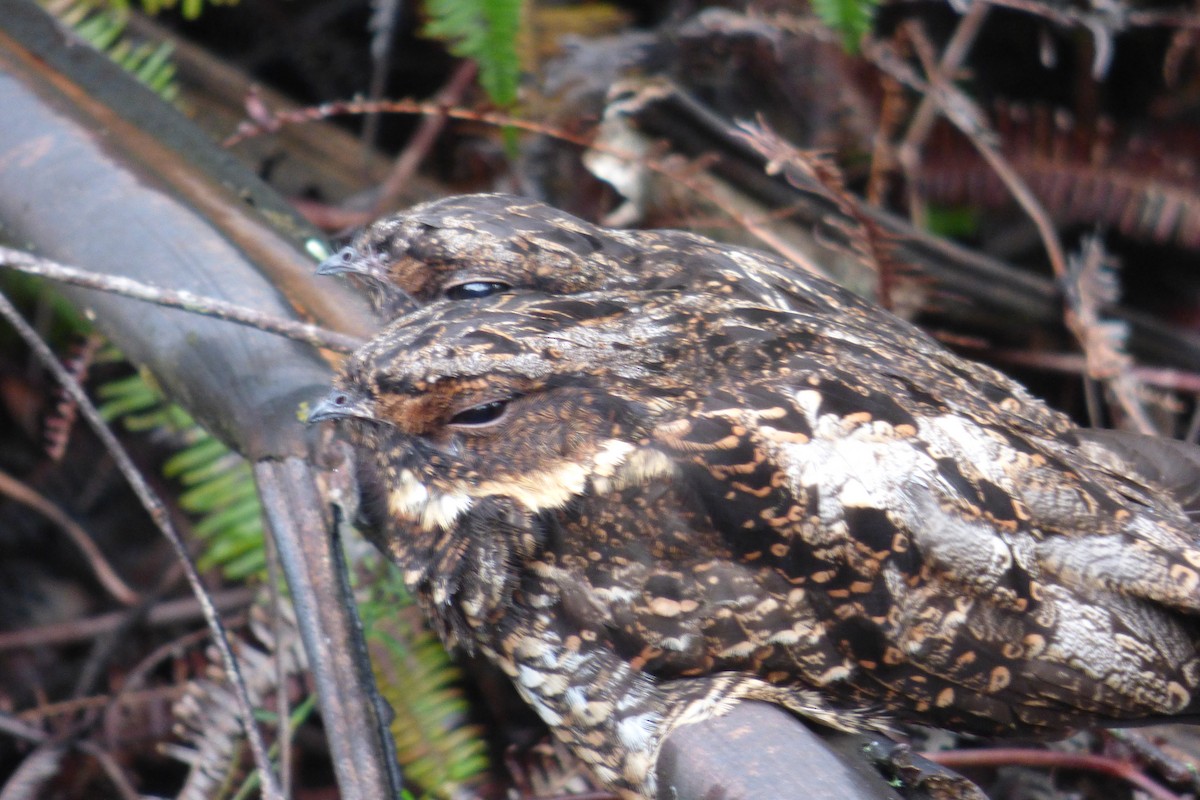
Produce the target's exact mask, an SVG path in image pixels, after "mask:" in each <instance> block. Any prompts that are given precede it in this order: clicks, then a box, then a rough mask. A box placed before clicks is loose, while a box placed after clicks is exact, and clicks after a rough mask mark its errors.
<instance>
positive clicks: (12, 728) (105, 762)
mask: <svg viewBox="0 0 1200 800" xmlns="http://www.w3.org/2000/svg"><path fill="white" fill-rule="evenodd" d="M0 733H7V734H8V735H9V736H12V737H14V738H19V739H24V740H25V741H27V742H32V743H35V744H37V745H38V749H37V750H35V751H34V752H32V753H30V754H29V755H28V756H27V757H26V763H28V762H29V761H30V759H34V758H38V757H39V754H49V755H50V757H51V758H58V757H61V756H57V754H54V753H53V750H56V749H58V750H61V745H58V744H56V743H55V742H54V741H53V740H52V739H51V737H50V734H48V733H45V732H43V731H41V730H39V729H37V728H35V727H34V726H32V725H30V724H28V723H26V722H22V721H21V720H19V719H16V718H15V717H12V716H10V715H8V714H5V713H3V712H0ZM71 746H72V747H74V748H75V749H76V750H79V751H80V752H81V753H86V754H88V755H89V756H91V757H92V758H94V759H96V761H97V762H98V763H99V764H100V767H101V768H102V769H103V770H104V774H105V775H107V776H108V779H109V780H110V781H111V782H112V784H113V786H114V788H116V790H117V792H118V793H119V794H120V795H121V797H122V798H124V799H125V800H140V798H141V795H140V794H138V791H137V790H136V789H135V788H134V787H133V784H132V783H130V781H129V779H128V778H127V777H125V773H124V771H123V770H122V769H121V767H120V765H119V764H117V762H116V760H115V759H114V758H113V757H112V755H111V754H110V753H109V752H108V751H107V750H104V749H103V748H101V747H99V746H98V745H96V744H95V743H93V742H84V741H76V742H72V743H71ZM43 748H49V749H43ZM43 757H44V756H43ZM19 771H20V770H18V772H19ZM46 777H47V778H49V777H52V775H49V776H46ZM16 779H17V776H16V775H14V776H13V778H12V779H11V780H16ZM7 789H8V786H7V785H6V786H5V787H4V789H3V790H0V796H2V797H7Z"/></svg>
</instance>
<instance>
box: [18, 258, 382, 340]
mask: <svg viewBox="0 0 1200 800" xmlns="http://www.w3.org/2000/svg"><path fill="white" fill-rule="evenodd" d="M0 266H3V267H9V268H11V269H15V270H18V271H20V272H24V273H26V274H29V275H37V276H40V277H43V278H49V279H50V280H54V281H59V282H60V283H69V284H71V285H72V286H82V287H84V288H87V289H97V290H99V291H102V292H109V293H111V294H119V295H121V296H123V297H132V298H134V299H135V300H144V301H146V302H148V303H154V304H156V305H160V306H167V307H168V308H179V309H182V310H184V311H190V312H191V313H193V314H202V315H204V316H206V317H215V318H216V319H221V320H225V321H227V322H234V323H237V324H238V325H246V326H249V327H251V328H257V329H259V330H262V331H266V332H267V333H273V334H276V335H277V336H284V337H286V338H288V339H294V340H295V341H298V342H304V343H305V344H310V345H312V346H313V347H325V348H328V349H330V350H334V351H336V352H339V353H352V352H354V351H355V350H356V349H358V348H359V347H360V346H361V345H362V341H361V340H360V339H357V338H355V337H353V336H347V335H345V334H342V333H337V332H335V331H329V330H326V329H324V328H322V327H320V326H318V325H309V324H307V323H303V322H296V321H294V320H290V319H283V318H281V317H275V316H271V315H270V314H264V313H262V312H261V311H258V310H256V309H253V308H248V307H246V306H239V305H237V304H235V303H228V302H225V301H224V300H217V299H215V298H212V297H205V296H203V295H199V294H194V293H192V292H188V291H184V290H181V289H165V288H162V287H160V286H153V285H151V284H149V283H142V282H141V281H135V280H133V279H132V278H126V277H123V276H120V275H102V274H100V273H96V272H88V271H87V270H82V269H79V268H78V267H70V266H67V265H66V264H60V263H58V262H56V261H51V260H50V259H48V258H41V257H40V256H35V255H33V254H32V253H27V252H25V251H23V250H14V249H13V248H11V247H0Z"/></svg>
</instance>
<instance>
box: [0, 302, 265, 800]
mask: <svg viewBox="0 0 1200 800" xmlns="http://www.w3.org/2000/svg"><path fill="white" fill-rule="evenodd" d="M0 316H3V317H4V318H5V319H6V320H7V321H8V323H9V324H10V325H12V326H13V328H14V329H16V331H17V334H18V335H19V336H20V337H21V338H22V339H23V340H24V341H25V343H26V345H27V346H28V347H29V348H30V350H32V351H33V353H34V354H35V355H36V356H37V358H38V360H39V361H41V362H42V364H43V365H44V366H45V367H46V369H48V370H50V372H51V373H53V375H54V377H55V379H56V380H58V381H59V382H60V383H61V384H62V385H63V387H64V388H65V389H67V391H68V393H69V394H70V395H71V396H72V397H73V398H74V400H75V402H76V403H77V404H78V405H79V410H80V412H81V413H82V414H83V418H84V419H85V420H86V421H87V423H88V425H89V426H91V428H92V430H93V431H95V433H96V436H97V438H99V439H100V441H101V443H102V444H103V445H104V446H105V448H106V449H107V450H108V452H109V453H110V454H111V455H112V457H113V460H114V461H115V462H116V464H117V467H118V468H119V469H120V470H121V474H123V475H124V476H125V479H126V480H127V481H129V484H130V486H131V487H132V489H133V491H134V493H135V494H136V495H137V496H138V499H139V500H140V501H141V503H142V506H143V507H144V508H145V509H146V511H147V512H148V513H149V514H150V517H151V519H153V520H154V522H155V524H156V525H157V526H158V528H159V530H161V531H162V532H163V535H164V536H166V537H167V541H168V542H170V543H171V546H172V548H174V550H175V554H176V555H177V556H178V558H179V560H180V563H181V564H182V565H183V569H184V573H185V575H186V576H187V579H188V583H189V584H191V587H192V592H193V593H194V594H195V595H196V599H197V601H198V602H199V603H200V607H201V609H202V610H203V612H204V618H205V620H206V621H207V622H208V626H209V628H210V629H211V630H212V632H213V643H214V644H215V645H216V648H217V651H218V652H219V653H220V655H221V661H222V664H223V666H224V668H225V674H226V677H227V678H228V680H229V682H230V684H231V685H232V687H233V694H234V697H235V698H236V700H237V705H238V712H239V713H240V715H241V718H242V719H241V721H242V724H243V726H244V727H245V730H246V739H247V741H248V742H249V744H250V750H251V752H252V753H253V755H254V763H255V766H256V767H257V768H258V770H259V772H260V773H261V774H262V786H263V796H264V797H266V798H268V800H283V794H282V792H281V791H280V788H279V781H278V778H277V777H276V775H275V773H274V771H273V770H272V769H271V762H270V759H269V757H268V755H267V747H266V744H265V743H264V742H263V738H262V731H260V730H259V728H258V725H257V724H255V722H254V705H253V704H252V703H251V702H250V694H249V692H248V691H247V690H246V682H245V679H244V678H243V676H242V673H241V671H240V670H239V669H238V664H237V659H236V658H235V657H234V655H233V648H232V647H231V646H230V644H229V637H228V635H227V634H226V632H225V627H224V625H223V624H222V622H221V617H220V615H219V614H218V613H217V610H216V607H215V606H214V605H213V603H212V599H211V598H210V597H209V595H208V591H207V590H206V589H205V587H204V583H203V582H202V580H201V578H200V573H199V571H198V570H197V569H196V565H195V563H194V562H193V561H192V556H191V554H190V553H189V552H188V550H187V545H186V544H184V541H183V538H182V537H181V536H180V535H179V532H178V531H177V530H176V529H175V525H174V523H173V522H172V521H171V516H170V514H169V513H168V511H167V508H166V506H165V505H164V504H163V502H162V500H161V499H160V498H159V497H158V495H157V494H156V493H155V492H154V490H153V489H152V488H150V485H149V484H148V483H147V482H146V479H145V478H144V477H142V474H141V472H139V471H138V468H137V466H136V465H135V464H134V463H133V459H132V458H130V456H129V453H128V452H126V450H125V447H124V446H123V445H122V444H121V442H120V441H119V440H118V439H117V437H116V435H115V434H114V433H113V432H112V429H110V428H109V427H108V425H106V424H105V422H104V420H103V419H102V418H101V417H100V412H99V411H97V410H96V407H95V406H94V405H93V404H92V401H91V398H89V397H88V396H87V393H86V392H85V391H84V390H83V387H82V386H80V385H79V383H78V382H77V381H75V380H74V379H73V378H72V377H71V375H70V373H69V372H68V371H67V370H66V369H64V368H63V365H62V364H60V363H59V361H58V359H57V358H55V356H54V353H53V352H51V350H50V348H49V346H47V345H46V343H45V342H43V341H42V339H41V337H40V336H38V334H37V331H35V330H34V329H33V328H32V327H31V326H30V325H29V324H28V323H27V322H26V321H25V318H24V317H22V316H21V314H20V312H18V311H17V309H16V307H15V306H14V305H13V304H12V303H10V302H9V301H8V298H6V297H4V295H0Z"/></svg>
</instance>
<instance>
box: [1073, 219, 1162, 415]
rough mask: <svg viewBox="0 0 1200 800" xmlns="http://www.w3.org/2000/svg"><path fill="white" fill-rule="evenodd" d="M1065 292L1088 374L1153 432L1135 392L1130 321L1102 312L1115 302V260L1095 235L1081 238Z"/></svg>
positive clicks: (1135, 381)
mask: <svg viewBox="0 0 1200 800" xmlns="http://www.w3.org/2000/svg"><path fill="white" fill-rule="evenodd" d="M1063 294H1064V295H1065V297H1066V304H1065V306H1066V307H1065V309H1064V317H1065V320H1066V323H1067V328H1068V329H1069V330H1070V331H1071V333H1072V334H1073V335H1074V336H1075V338H1076V340H1078V341H1079V343H1080V345H1081V346H1082V347H1083V354H1084V357H1085V359H1086V363H1087V376H1088V377H1089V378H1094V379H1096V380H1100V381H1103V382H1104V383H1105V385H1106V386H1108V388H1109V389H1110V390H1111V391H1112V393H1113V396H1114V397H1116V399H1117V402H1118V403H1119V404H1120V406H1121V409H1122V410H1123V411H1124V412H1125V415H1126V416H1127V417H1128V418H1129V420H1130V421H1131V422H1132V423H1133V425H1134V427H1135V428H1136V429H1137V430H1138V432H1139V433H1145V434H1155V433H1157V431H1156V430H1155V427H1154V423H1153V422H1151V421H1150V417H1149V416H1148V415H1147V414H1146V409H1145V408H1143V407H1142V402H1141V400H1140V399H1139V397H1138V389H1139V385H1138V381H1137V378H1136V377H1135V376H1134V375H1133V373H1132V370H1131V367H1132V359H1131V358H1130V357H1129V354H1128V353H1127V352H1126V350H1125V340H1126V339H1127V338H1128V336H1129V326H1128V324H1126V323H1124V322H1119V321H1116V320H1112V319H1106V318H1105V317H1104V316H1103V314H1102V312H1101V309H1102V308H1105V307H1107V306H1111V305H1113V304H1114V303H1116V302H1117V299H1118V295H1119V284H1118V281H1117V275H1116V264H1115V262H1113V260H1112V259H1111V257H1110V256H1109V255H1108V253H1107V252H1106V251H1105V249H1104V245H1103V243H1102V242H1101V241H1100V237H1099V236H1089V237H1087V238H1085V239H1084V240H1083V244H1082V248H1081V250H1080V252H1079V254H1078V255H1075V256H1073V257H1072V258H1071V259H1070V260H1069V261H1068V264H1067V275H1066V279H1065V280H1064V281H1063Z"/></svg>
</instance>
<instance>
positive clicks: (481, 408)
mask: <svg viewBox="0 0 1200 800" xmlns="http://www.w3.org/2000/svg"><path fill="white" fill-rule="evenodd" d="M508 403H509V401H508V400H493V401H491V402H490V403H480V404H479V405H477V406H472V407H471V408H468V409H467V410H466V411H460V412H458V413H457V414H455V415H454V416H453V417H451V418H450V424H451V425H462V426H474V427H479V426H483V425H490V424H491V423H493V422H496V421H498V420H499V419H500V418H501V417H503V416H504V411H505V409H507V408H508Z"/></svg>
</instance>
